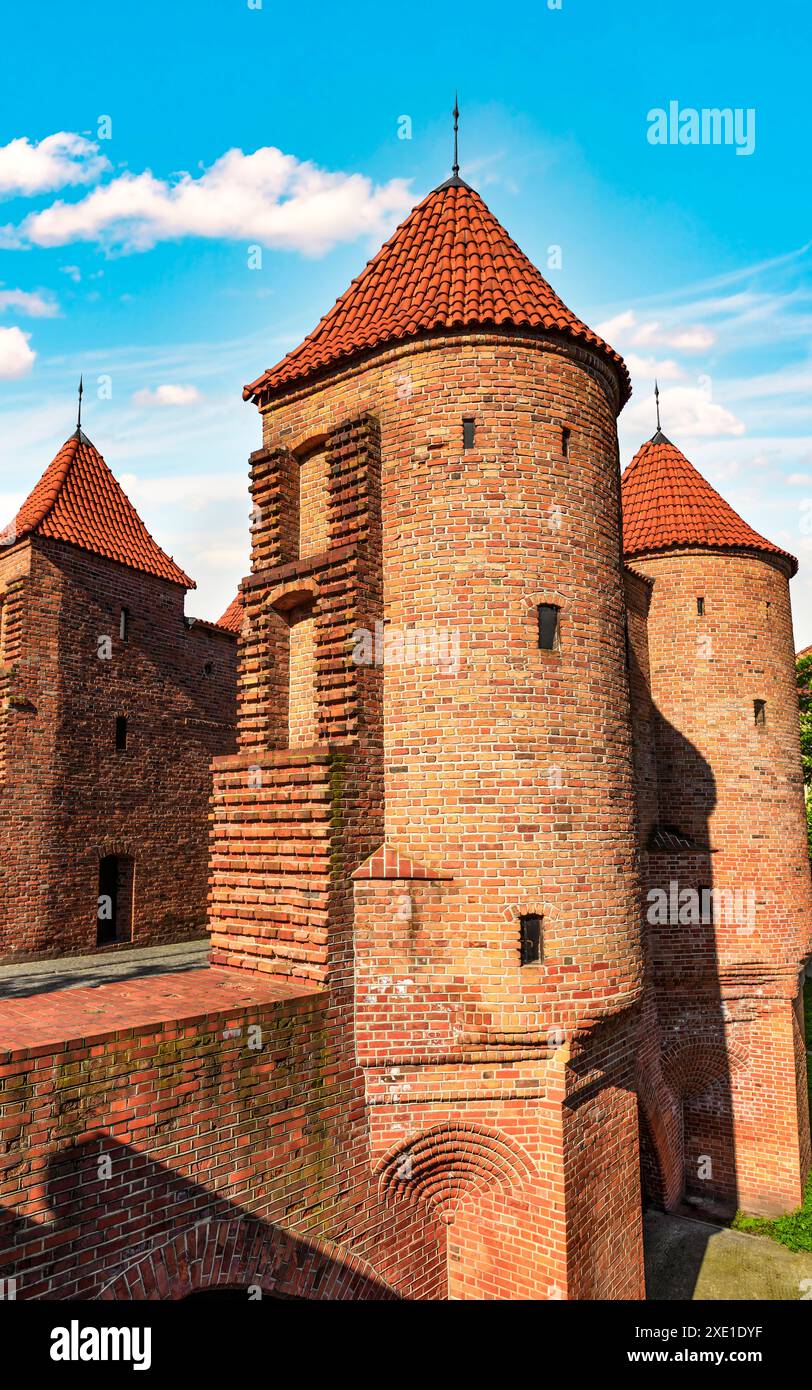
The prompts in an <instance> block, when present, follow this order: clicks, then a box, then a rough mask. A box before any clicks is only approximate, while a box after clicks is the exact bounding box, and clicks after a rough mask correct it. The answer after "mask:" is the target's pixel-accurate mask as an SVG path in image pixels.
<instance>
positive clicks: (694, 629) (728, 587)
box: [623, 430, 812, 1213]
mask: <svg viewBox="0 0 812 1390" xmlns="http://www.w3.org/2000/svg"><path fill="white" fill-rule="evenodd" d="M623 518H624V550H625V554H626V558H627V560H628V561H629V563H630V564H631V565H632V566H633V567H634V568H635V569H636V570H638V571H642V572H643V574H644V575H645V576H647V577H648V579H649V581H652V580H653V586H652V587H651V592H650V601H649V610H648V659H649V665H650V691H651V701H652V707H653V718H652V720H651V726H650V727H651V729H652V731H653V742H654V754H655V758H656V769H657V777H656V783H657V789H656V797H655V798H654V800H653V801H650V803H649V805H650V813H649V815H648V818H647V819H648V823H647V824H645V825H644V826H643V833H644V841H645V845H646V851H647V853H646V858H647V863H648V879H647V885H646V887H647V897H646V916H647V918H648V925H647V928H646V936H647V971H648V982H649V986H650V993H651V995H652V1003H653V1004H654V1005H655V1007H656V1012H657V1016H658V1019H659V1035H660V1036H659V1059H658V1060H657V1062H656V1063H655V1064H654V1069H655V1071H656V1076H654V1075H652V1076H650V1078H649V1081H650V1084H651V1087H652V1095H653V1094H654V1093H655V1092H656V1091H657V1088H659V1093H658V1094H659V1100H658V1110H659V1120H660V1124H659V1126H658V1135H657V1141H656V1143H655V1145H654V1147H656V1148H658V1149H659V1152H658V1153H657V1155H656V1156H652V1157H653V1158H654V1163H655V1167H659V1168H660V1169H661V1172H660V1174H659V1177H660V1180H661V1183H662V1188H663V1190H664V1191H666V1192H667V1191H669V1190H670V1192H671V1196H672V1198H673V1197H674V1196H678V1195H679V1191H680V1188H681V1185H682V1181H683V1176H684V1183H685V1188H686V1191H687V1194H688V1197H689V1199H692V1200H694V1201H700V1202H701V1201H703V1200H705V1201H711V1202H714V1201H715V1202H722V1203H724V1204H725V1205H726V1206H732V1205H739V1206H743V1207H744V1208H746V1209H748V1210H751V1211H755V1212H763V1213H772V1212H776V1211H782V1210H786V1209H787V1208H791V1207H793V1206H796V1205H797V1204H798V1203H799V1201H800V1199H801V1195H802V1189H803V1184H804V1180H805V1177H806V1174H807V1172H808V1169H809V1161H810V1155H809V1119H808V1114H807V1099H806V1068H805V1050H804V1040H803V1020H802V1012H801V997H800V984H801V976H802V969H803V964H804V961H805V958H806V957H807V956H808V955H809V952H810V950H812V938H811V937H810V928H811V926H812V901H811V897H812V895H811V894H810V865H809V858H808V854H807V845H806V824H805V815H804V803H803V787H802V775H801V760H800V748H799V729H798V699H797V691H796V681H795V657H794V643H793V637H792V617H791V612H790V597H789V579H790V577H791V576H792V575H793V574H794V573H795V571H796V570H797V562H796V561H795V559H794V558H793V557H792V556H791V555H788V554H787V553H786V552H784V551H783V550H780V549H779V548H778V547H777V546H775V545H773V544H771V543H770V541H768V540H765V539H764V537H763V536H760V535H758V533H757V532H755V531H754V530H753V529H752V528H751V527H750V526H748V525H747V524H746V523H745V522H744V521H743V520H742V519H741V517H739V516H737V514H736V513H735V512H734V511H733V509H732V508H731V507H730V506H729V505H728V504H727V503H726V502H725V501H724V499H723V498H722V497H721V496H720V495H719V494H718V493H717V492H716V491H715V490H714V489H713V488H712V487H711V486H710V485H709V484H708V483H707V482H706V481H705V479H704V478H702V477H701V475H700V474H699V473H698V472H697V470H696V469H695V468H694V467H693V465H692V464H691V463H689V462H688V460H687V459H686V458H685V457H684V455H683V454H682V453H680V451H679V449H678V448H676V446H675V445H674V444H672V443H671V442H670V440H668V439H667V438H666V437H665V436H664V435H663V434H662V432H661V431H659V430H658V432H657V433H656V434H655V435H654V437H653V439H651V440H649V441H648V442H647V443H645V444H644V445H643V446H642V448H641V449H640V450H639V452H638V453H637V455H636V456H635V458H634V459H633V461H632V463H631V464H630V465H629V467H628V468H627V470H626V472H625V473H624V475H623ZM692 893H694V894H697V895H698V902H697V906H698V911H693V912H692V903H691V894H692ZM669 1108H671V1110H672V1112H673V1114H672V1118H674V1117H676V1123H674V1124H671V1125H668V1124H665V1123H663V1119H664V1117H665V1116H667V1112H668V1110H669ZM677 1171H678V1173H679V1176H678V1179H676V1180H675V1173H676V1172H677Z"/></svg>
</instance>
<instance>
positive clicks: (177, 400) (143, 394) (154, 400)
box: [133, 384, 201, 406]
mask: <svg viewBox="0 0 812 1390" xmlns="http://www.w3.org/2000/svg"><path fill="white" fill-rule="evenodd" d="M200 400H201V395H200V392H199V391H198V389H197V387H196V386H173V385H171V384H167V385H165V386H156V387H155V389H154V390H151V389H150V388H149V387H144V389H143V390H141V391H136V392H135V393H134V395H133V404H134V405H146V406H152V405H159V406H160V405H169V406H184V405H197V403H198V401H200Z"/></svg>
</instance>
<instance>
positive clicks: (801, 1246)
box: [733, 980, 812, 1251]
mask: <svg viewBox="0 0 812 1390" xmlns="http://www.w3.org/2000/svg"><path fill="white" fill-rule="evenodd" d="M804 1023H805V1031H806V1046H807V1068H806V1084H807V1089H808V1091H809V1113H810V1116H812V1056H810V1052H809V1049H810V1047H812V980H807V981H806V984H805V985H804ZM733 1229H734V1230H735V1231H750V1232H751V1233H753V1234H754V1235H759V1236H769V1237H770V1239H771V1240H777V1241H779V1242H780V1244H781V1245H786V1246H787V1248H788V1249H789V1250H811V1251H812V1173H810V1175H809V1178H808V1180H807V1184H806V1188H805V1190H804V1200H803V1203H802V1205H801V1206H800V1207H798V1210H797V1211H791V1212H788V1213H787V1215H786V1216H779V1217H776V1219H775V1220H773V1221H770V1220H768V1219H767V1218H765V1217H762V1216H745V1215H744V1213H743V1212H741V1211H739V1212H737V1213H736V1218H735V1220H734V1222H733Z"/></svg>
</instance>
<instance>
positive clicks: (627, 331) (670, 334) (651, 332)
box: [597, 309, 716, 352]
mask: <svg viewBox="0 0 812 1390" xmlns="http://www.w3.org/2000/svg"><path fill="white" fill-rule="evenodd" d="M597 332H598V333H599V334H600V336H601V337H602V338H605V339H606V341H607V342H609V343H614V344H617V343H628V344H629V345H630V346H631V347H665V348H671V350H672V351H675V352H706V351H707V349H708V348H710V347H712V346H713V344H714V343H715V342H716V334H715V333H714V332H713V331H712V330H711V329H710V328H708V327H706V326H705V325H704V324H689V325H685V326H683V325H681V324H679V323H677V324H673V325H669V324H664V323H662V322H661V321H660V320H659V319H646V320H644V321H643V322H642V323H641V322H639V321H638V318H637V315H636V313H635V312H634V310H633V309H625V310H624V311H623V312H622V313H620V314H615V315H614V317H613V318H610V319H607V320H606V321H605V322H604V323H602V324H599V325H598V328H597Z"/></svg>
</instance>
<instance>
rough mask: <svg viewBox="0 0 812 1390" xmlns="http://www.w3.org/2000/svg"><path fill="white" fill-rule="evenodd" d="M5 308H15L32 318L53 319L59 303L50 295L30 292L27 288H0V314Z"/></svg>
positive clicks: (57, 311)
mask: <svg viewBox="0 0 812 1390" xmlns="http://www.w3.org/2000/svg"><path fill="white" fill-rule="evenodd" d="M6 309H16V310H17V311H18V313H20V314H26V315H27V316H28V318H32V319H53V318H56V316H57V314H58V313H59V305H58V304H57V302H56V300H55V299H52V298H51V297H50V296H45V295H41V294H36V293H32V292H30V291H28V290H4V289H2V288H0V314H2V313H4V312H5V310H6Z"/></svg>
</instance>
